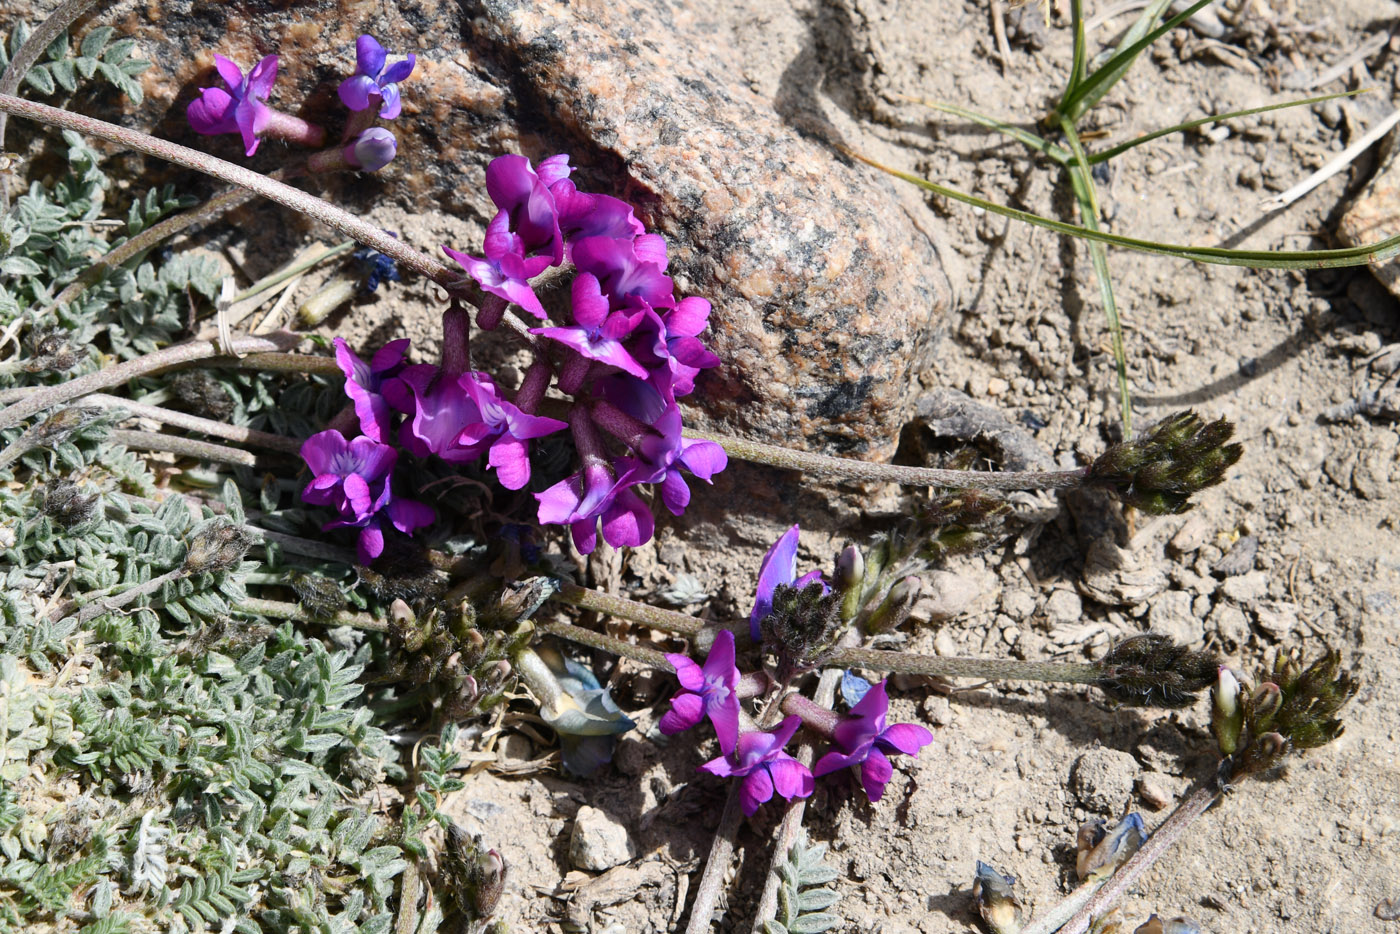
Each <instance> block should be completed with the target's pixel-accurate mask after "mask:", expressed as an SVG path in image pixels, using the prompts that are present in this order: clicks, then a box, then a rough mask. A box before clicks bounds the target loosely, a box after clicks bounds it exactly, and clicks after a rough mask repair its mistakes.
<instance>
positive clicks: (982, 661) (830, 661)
mask: <svg viewBox="0 0 1400 934" xmlns="http://www.w3.org/2000/svg"><path fill="white" fill-rule="evenodd" d="M821 664H822V665H823V666H834V667H837V668H870V669H872V670H875V671H893V672H900V673H903V674H912V675H942V676H944V677H949V678H982V679H984V680H989V681H1058V682H1068V683H1071V684H1094V683H1095V682H1097V681H1098V680H1099V678H1100V677H1101V675H1102V672H1101V671H1100V669H1099V666H1098V665H1095V664H1093V663H1092V662H1035V661H1022V660H1020V659H1016V658H943V657H941V656H938V655H913V654H911V653H908V652H884V651H881V650H880V649H840V648H838V649H835V650H834V651H832V652H830V653H828V654H827V655H826V656H825V657H824V658H823V659H821Z"/></svg>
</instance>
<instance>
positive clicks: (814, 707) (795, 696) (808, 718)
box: [782, 669, 841, 739]
mask: <svg viewBox="0 0 1400 934" xmlns="http://www.w3.org/2000/svg"><path fill="white" fill-rule="evenodd" d="M833 670H834V669H833ZM822 674H823V676H825V675H826V674H828V672H823V673H822ZM837 674H838V675H839V674H840V672H839V671H837ZM833 699H834V696H833ZM828 703H830V702H828ZM782 710H783V713H785V714H789V715H796V716H799V717H801V718H802V725H803V726H805V727H807V728H808V729H810V730H813V731H815V732H817V733H820V734H821V735H822V736H825V737H826V738H827V739H830V738H831V737H832V736H833V735H835V733H836V725H837V724H838V723H840V722H841V715H840V714H839V713H837V712H836V711H834V710H832V709H831V708H830V707H829V706H827V704H822V703H820V702H818V701H815V700H812V699H811V698H809V697H804V696H803V695H801V694H799V693H797V692H796V691H794V692H793V693H791V694H789V695H787V696H786V697H784V698H783V703H782Z"/></svg>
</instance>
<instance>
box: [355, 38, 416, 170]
mask: <svg viewBox="0 0 1400 934" xmlns="http://www.w3.org/2000/svg"><path fill="white" fill-rule="evenodd" d="M388 57H389V55H388V53H387V52H385V51H384V46H382V45H380V44H379V43H378V42H377V41H376V40H375V38H374V37H373V36H360V38H358V39H356V40H355V74H354V76H353V77H350V78H346V79H345V80H344V81H342V82H340V89H339V90H340V99H341V100H342V101H343V102H344V103H345V106H346V107H349V108H350V109H351V110H366V109H368V108H369V107H371V106H373V104H374V101H375V99H376V98H378V99H379V100H382V101H383V106H381V107H380V108H379V116H381V117H383V118H384V119H385V120H392V119H394V118H395V117H397V116H398V115H399V110H400V108H401V107H402V102H401V101H400V100H399V84H398V83H399V82H400V81H402V80H404V79H405V78H407V77H408V76H409V75H410V74H411V73H412V72H413V66H414V64H415V63H416V62H417V58H416V57H414V55H413V53H411V52H410V53H409V56H408V58H406V59H404V60H403V61H401V62H395V63H394V64H392V65H390V66H389V67H388V68H385V67H384V62H385V60H386V59H387V58H388ZM370 171H373V169H371V170H370Z"/></svg>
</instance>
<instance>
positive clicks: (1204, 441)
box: [1086, 411, 1244, 515]
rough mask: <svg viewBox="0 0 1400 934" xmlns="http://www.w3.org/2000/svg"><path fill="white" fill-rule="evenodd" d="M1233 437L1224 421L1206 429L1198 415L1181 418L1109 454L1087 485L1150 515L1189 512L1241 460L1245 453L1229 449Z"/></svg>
mask: <svg viewBox="0 0 1400 934" xmlns="http://www.w3.org/2000/svg"><path fill="white" fill-rule="evenodd" d="M1234 433H1235V426H1234V425H1232V424H1231V423H1230V422H1228V421H1226V420H1225V419H1223V418H1222V419H1219V420H1217V421H1214V422H1210V423H1206V422H1204V421H1202V420H1201V418H1200V417H1199V416H1198V415H1196V413H1194V412H1191V411H1186V412H1178V413H1177V414H1175V415H1171V416H1168V417H1167V418H1165V419H1163V420H1162V421H1160V422H1158V423H1157V424H1156V425H1154V426H1153V427H1152V428H1151V429H1149V430H1148V431H1147V433H1146V434H1145V435H1144V436H1143V437H1141V438H1138V439H1136V440H1134V441H1125V442H1123V443H1121V444H1115V445H1114V446H1113V447H1111V448H1109V449H1108V450H1107V451H1105V452H1104V453H1103V454H1102V455H1100V456H1099V458H1098V459H1097V460H1095V461H1094V463H1093V465H1092V466H1090V468H1089V472H1088V476H1087V478H1086V479H1087V480H1088V482H1089V483H1091V484H1095V485H1099V486H1106V487H1111V488H1113V489H1114V490H1115V491H1116V492H1117V494H1118V495H1119V496H1120V497H1121V498H1122V500H1123V502H1125V503H1127V504H1128V505H1130V506H1135V507H1137V508H1138V509H1141V510H1142V511H1143V512H1145V513H1148V514H1150V515H1165V514H1172V513H1181V512H1185V511H1186V510H1188V509H1190V508H1191V502H1190V500H1191V497H1192V496H1193V495H1195V494H1196V493H1199V492H1200V491H1201V490H1204V489H1206V488H1207V487H1211V486H1215V485H1216V484H1217V483H1219V482H1220V481H1221V480H1223V479H1224V478H1225V471H1226V470H1228V469H1229V468H1230V467H1232V466H1233V465H1234V464H1235V462H1236V461H1238V460H1239V459H1240V455H1241V454H1242V453H1243V452H1244V449H1243V448H1242V447H1241V446H1240V445H1239V444H1228V443H1227V442H1228V441H1229V440H1230V438H1231V436H1233V435H1234Z"/></svg>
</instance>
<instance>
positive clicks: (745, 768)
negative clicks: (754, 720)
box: [700, 716, 815, 816]
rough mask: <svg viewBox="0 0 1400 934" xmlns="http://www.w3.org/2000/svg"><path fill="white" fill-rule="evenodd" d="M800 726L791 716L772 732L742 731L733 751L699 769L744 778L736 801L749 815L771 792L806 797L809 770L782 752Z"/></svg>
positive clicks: (810, 781) (809, 789)
mask: <svg viewBox="0 0 1400 934" xmlns="http://www.w3.org/2000/svg"><path fill="white" fill-rule="evenodd" d="M801 725H802V719H801V718H800V717H796V716H792V717H788V718H787V719H786V720H784V721H783V722H782V723H780V724H778V728H777V729H775V730H774V731H773V732H771V733H764V732H760V731H758V730H753V731H751V732H748V733H744V734H742V735H741V736H740V737H739V741H738V743H737V744H736V745H735V748H734V751H733V752H731V753H728V754H726V755H723V756H720V757H719V758H718V759H712V760H710V761H709V762H706V763H705V764H704V765H702V766H700V769H701V770H702V771H705V772H709V773H710V774H711V775H718V776H719V777H721V778H728V777H729V776H736V777H741V778H743V779H744V784H743V787H742V788H741V789H740V790H739V803H740V805H742V806H743V808H744V813H745V814H748V815H750V816H752V815H753V814H754V812H756V811H757V810H758V807H759V805H761V804H762V803H763V802H765V801H768V800H769V799H771V798H772V797H773V793H774V792H777V793H778V794H779V795H781V796H782V797H784V798H789V799H791V798H805V797H807V796H808V795H810V794H811V793H812V788H813V787H814V786H815V781H814V780H813V778H812V773H811V772H810V771H809V770H808V769H807V767H806V766H805V765H803V764H802V763H801V762H798V761H797V760H796V759H794V758H793V757H792V756H790V755H788V754H787V753H786V752H784V751H783V747H784V746H786V745H787V744H788V740H790V739H792V735H793V734H794V733H796V732H797V728H798V727H799V726H801Z"/></svg>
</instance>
